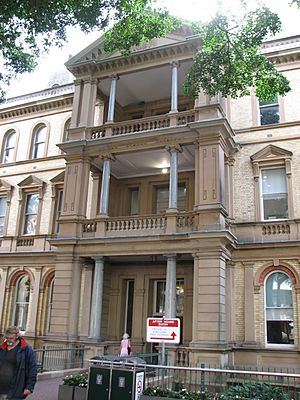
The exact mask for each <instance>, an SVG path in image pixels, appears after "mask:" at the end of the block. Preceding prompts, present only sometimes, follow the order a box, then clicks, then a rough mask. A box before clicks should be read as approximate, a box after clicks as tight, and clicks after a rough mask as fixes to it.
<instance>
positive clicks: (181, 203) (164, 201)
mask: <svg viewBox="0 0 300 400" xmlns="http://www.w3.org/2000/svg"><path fill="white" fill-rule="evenodd" d="M168 207H169V188H168V187H165V188H157V189H156V213H157V214H159V213H164V212H165V211H166V209H167V208H168ZM177 208H178V210H179V211H185V210H186V187H185V186H182V185H181V186H178V192H177Z"/></svg>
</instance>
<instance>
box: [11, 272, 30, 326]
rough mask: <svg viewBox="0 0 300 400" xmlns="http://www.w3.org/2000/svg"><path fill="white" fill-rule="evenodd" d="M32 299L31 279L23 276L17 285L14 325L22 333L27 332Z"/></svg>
mask: <svg viewBox="0 0 300 400" xmlns="http://www.w3.org/2000/svg"><path fill="white" fill-rule="evenodd" d="M29 298H30V279H29V277H28V275H22V276H21V277H20V278H19V279H18V281H17V284H16V297H15V309H14V320H13V325H16V326H18V327H19V329H20V330H21V331H26V324H27V317H28V308H29Z"/></svg>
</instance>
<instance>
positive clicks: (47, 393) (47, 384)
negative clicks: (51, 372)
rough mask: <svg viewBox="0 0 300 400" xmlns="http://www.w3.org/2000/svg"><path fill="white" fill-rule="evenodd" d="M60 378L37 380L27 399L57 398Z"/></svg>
mask: <svg viewBox="0 0 300 400" xmlns="http://www.w3.org/2000/svg"><path fill="white" fill-rule="evenodd" d="M61 383H62V378H61V377H60V378H52V379H45V380H38V381H37V383H36V385H35V388H34V392H33V393H32V394H31V395H30V396H28V397H27V399H28V400H57V397H58V386H59V385H60V384H61Z"/></svg>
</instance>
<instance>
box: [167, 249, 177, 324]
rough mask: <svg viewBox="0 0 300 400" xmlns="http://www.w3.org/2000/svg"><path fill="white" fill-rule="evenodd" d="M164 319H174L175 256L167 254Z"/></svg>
mask: <svg viewBox="0 0 300 400" xmlns="http://www.w3.org/2000/svg"><path fill="white" fill-rule="evenodd" d="M165 257H166V258H167V271H166V294H165V317H166V318H175V317H176V254H167V255H166V256H165Z"/></svg>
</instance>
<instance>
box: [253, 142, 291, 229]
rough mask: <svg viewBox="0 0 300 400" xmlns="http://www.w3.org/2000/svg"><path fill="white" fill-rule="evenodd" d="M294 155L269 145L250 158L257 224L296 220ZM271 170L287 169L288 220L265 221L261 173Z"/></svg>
mask: <svg viewBox="0 0 300 400" xmlns="http://www.w3.org/2000/svg"><path fill="white" fill-rule="evenodd" d="M292 155H293V153H292V152H291V151H289V150H286V149H282V148H280V147H277V146H274V145H268V146H266V147H264V148H263V149H261V150H259V151H258V152H256V153H255V154H253V155H252V156H250V159H251V162H252V167H253V178H254V204H255V221H257V222H264V223H266V222H270V223H272V222H276V221H287V220H290V219H293V218H294V204H293V190H292V179H291V177H292V162H291V160H292ZM269 168H285V173H286V183H287V203H288V216H287V218H286V219H274V220H272V219H270V220H264V219H263V218H262V216H263V209H262V204H261V194H262V192H261V187H262V186H261V185H262V184H261V180H262V178H261V171H262V170H264V169H269Z"/></svg>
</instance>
